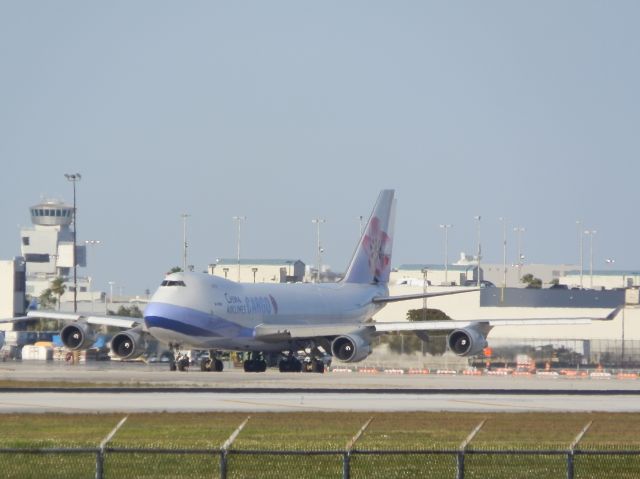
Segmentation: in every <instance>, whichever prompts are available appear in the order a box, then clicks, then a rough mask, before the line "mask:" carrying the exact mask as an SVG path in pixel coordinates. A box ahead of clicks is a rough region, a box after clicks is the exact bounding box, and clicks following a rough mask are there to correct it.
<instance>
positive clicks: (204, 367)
mask: <svg viewBox="0 0 640 479" xmlns="http://www.w3.org/2000/svg"><path fill="white" fill-rule="evenodd" d="M200 371H211V359H203V360H202V361H201V362H200Z"/></svg>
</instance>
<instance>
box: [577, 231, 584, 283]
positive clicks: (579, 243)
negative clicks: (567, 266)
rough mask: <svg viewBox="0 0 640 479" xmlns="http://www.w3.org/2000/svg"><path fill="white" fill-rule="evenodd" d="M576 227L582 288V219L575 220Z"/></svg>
mask: <svg viewBox="0 0 640 479" xmlns="http://www.w3.org/2000/svg"><path fill="white" fill-rule="evenodd" d="M576 227H577V229H578V249H579V250H580V289H583V288H584V286H583V281H582V278H583V276H584V235H583V234H582V221H580V220H576Z"/></svg>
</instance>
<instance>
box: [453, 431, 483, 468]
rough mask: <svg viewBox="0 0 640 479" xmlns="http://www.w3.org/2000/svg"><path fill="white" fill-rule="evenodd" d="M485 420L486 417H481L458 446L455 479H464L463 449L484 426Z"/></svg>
mask: <svg viewBox="0 0 640 479" xmlns="http://www.w3.org/2000/svg"><path fill="white" fill-rule="evenodd" d="M485 422H487V420H486V419H483V420H482V421H480V424H478V425H477V426H476V427H475V429H474V430H473V431H471V433H470V434H469V435H468V436H467V438H466V439H465V440H464V441H462V443H461V444H460V447H459V448H458V454H457V455H456V478H457V479H464V451H465V450H466V449H467V446H468V445H469V443H470V442H471V441H472V440H473V438H474V437H476V434H478V433H479V432H480V429H482V426H484V423H485Z"/></svg>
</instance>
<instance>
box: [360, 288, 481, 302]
mask: <svg viewBox="0 0 640 479" xmlns="http://www.w3.org/2000/svg"><path fill="white" fill-rule="evenodd" d="M472 291H480V290H479V289H478V288H473V289H464V290H458V291H444V292H439V293H416V294H403V295H400V296H377V297H375V298H373V299H372V300H371V302H373V303H393V302H396V301H409V300H411V299H423V298H435V297H436V296H449V295H451V294H462V293H470V292H472Z"/></svg>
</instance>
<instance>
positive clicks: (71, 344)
mask: <svg viewBox="0 0 640 479" xmlns="http://www.w3.org/2000/svg"><path fill="white" fill-rule="evenodd" d="M96 336H97V333H96V332H95V331H94V330H93V328H92V327H91V326H90V325H89V324H87V323H72V324H67V325H66V326H65V327H64V328H62V330H61V331H60V339H61V340H62V344H64V345H65V346H66V347H67V348H69V349H71V350H73V351H78V350H81V349H87V348H90V347H91V345H92V344H93V343H95V341H96Z"/></svg>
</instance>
